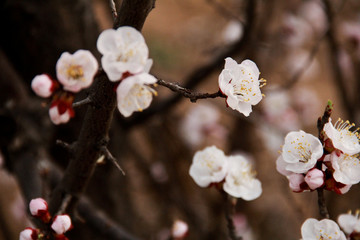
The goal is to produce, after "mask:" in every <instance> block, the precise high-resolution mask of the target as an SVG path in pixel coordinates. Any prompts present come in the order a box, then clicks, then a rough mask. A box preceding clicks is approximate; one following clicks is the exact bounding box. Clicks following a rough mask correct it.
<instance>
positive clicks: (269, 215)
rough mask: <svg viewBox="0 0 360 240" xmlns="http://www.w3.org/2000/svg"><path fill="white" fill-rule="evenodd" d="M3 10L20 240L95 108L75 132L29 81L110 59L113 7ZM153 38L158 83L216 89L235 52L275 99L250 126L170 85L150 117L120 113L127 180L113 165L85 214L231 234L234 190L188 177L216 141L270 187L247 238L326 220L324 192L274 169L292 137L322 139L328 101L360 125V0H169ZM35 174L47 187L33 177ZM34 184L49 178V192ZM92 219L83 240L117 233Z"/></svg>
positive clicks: (8, 135)
mask: <svg viewBox="0 0 360 240" xmlns="http://www.w3.org/2000/svg"><path fill="white" fill-rule="evenodd" d="M329 2H330V3H329ZM119 4H120V2H117V5H118V6H119ZM0 6H1V8H0V11H1V12H0V19H1V20H0V25H1V26H0V27H1V29H2V30H1V32H2V33H1V35H2V36H1V40H0V44H1V45H0V66H1V68H0V69H1V72H0V91H1V92H0V115H1V119H0V125H1V142H0V143H1V151H2V158H1V161H0V166H1V169H0V240H12V239H18V236H19V232H20V231H21V230H23V229H24V228H25V227H27V226H30V225H31V223H30V217H29V215H28V214H27V211H28V210H27V203H28V201H29V199H31V198H34V197H40V196H39V195H38V194H40V195H41V196H42V197H44V198H48V196H49V194H50V193H51V189H52V188H53V187H54V184H56V182H57V181H58V176H56V174H55V173H53V172H52V171H51V170H50V169H51V168H52V167H51V166H53V165H55V166H57V169H58V170H59V172H61V171H62V170H63V169H64V168H65V167H66V164H67V162H68V159H69V156H68V153H67V152H66V150H64V149H63V148H62V147H61V146H59V145H56V144H55V142H56V140H57V139H60V140H63V141H65V142H69V143H71V142H73V141H75V140H76V137H77V136H78V134H79V129H80V126H81V122H82V117H83V116H84V111H85V108H82V107H81V108H79V109H76V117H75V118H74V119H72V120H71V121H70V122H69V123H68V124H66V125H62V126H54V125H52V124H51V123H50V121H49V119H48V115H47V108H46V107H42V106H43V105H44V104H42V103H43V100H42V99H40V98H37V97H36V96H35V95H34V94H33V93H32V92H31V89H30V82H31V80H32V78H33V77H34V76H35V75H37V74H41V73H44V72H46V73H49V74H51V75H53V76H55V74H54V73H55V64H56V61H57V59H58V58H59V56H60V54H61V53H62V52H64V51H68V52H70V53H73V52H74V51H76V50H77V49H80V48H82V49H89V50H91V51H92V52H93V53H94V55H96V56H97V57H98V59H100V54H99V53H98V51H97V50H96V39H97V36H98V35H99V33H100V32H101V31H102V30H104V29H107V28H111V26H112V16H111V11H110V8H109V4H108V1H105V0H93V1H84V0H62V1H60V0H53V1H40V0H28V1H21V0H5V1H2V2H1V3H0ZM143 34H144V36H145V39H146V42H147V44H148V46H149V49H150V57H151V58H153V60H154V66H153V68H152V74H154V75H155V76H157V77H159V78H162V79H165V80H167V81H171V82H178V83H179V84H181V85H183V86H187V87H188V88H190V89H193V90H197V91H199V92H216V91H217V90H218V84H217V78H218V75H219V73H220V71H221V69H222V67H223V64H224V56H231V57H233V58H234V59H235V60H237V61H238V62H241V61H242V60H243V59H246V58H248V59H251V60H253V61H255V62H256V64H257V65H258V67H259V69H260V71H261V76H262V77H263V78H265V79H267V81H268V82H267V83H268V84H267V86H265V87H264V88H263V89H262V90H263V92H264V93H265V95H266V97H265V98H264V99H263V101H262V102H261V103H260V104H259V105H257V106H255V107H253V112H252V113H251V115H250V117H248V118H245V117H244V116H243V115H242V114H240V113H238V112H235V111H233V110H231V109H230V108H226V104H225V101H224V99H211V100H209V99H207V100H199V101H198V102H196V103H191V102H190V101H189V100H188V99H185V98H182V97H178V96H176V95H174V93H173V92H171V91H170V90H169V89H166V88H164V87H162V86H158V87H157V88H156V90H157V91H158V93H159V96H158V97H156V99H155V100H154V101H153V103H152V105H151V107H150V108H149V110H148V111H144V112H143V113H137V114H134V115H133V116H132V117H131V118H129V119H124V118H123V117H122V116H121V115H120V114H119V113H118V112H117V111H116V113H115V116H114V120H113V125H112V128H111V133H110V146H111V151H112V153H113V155H114V156H115V157H116V158H117V159H118V160H119V162H120V164H121V166H122V168H123V169H124V170H125V172H126V176H123V175H122V174H121V173H120V172H119V171H118V170H117V169H116V168H115V167H114V166H113V164H111V163H110V162H105V163H104V164H99V166H98V167H97V169H96V172H95V174H94V176H93V178H92V180H91V182H90V184H89V187H88V189H87V191H86V198H87V199H88V200H89V201H91V202H92V204H93V205H92V206H91V208H90V209H87V210H86V211H93V212H94V213H95V212H97V211H101V212H102V213H104V214H106V215H107V216H108V217H109V218H110V219H112V220H114V221H115V222H116V223H117V224H119V225H120V226H122V227H123V228H124V229H125V230H126V231H127V232H130V233H131V234H132V235H134V236H136V237H139V238H140V239H154V240H155V239H164V240H165V239H168V237H169V231H170V228H171V225H172V223H173V222H174V221H175V220H176V219H181V220H183V221H185V222H187V223H188V225H189V232H190V233H189V236H188V239H204V240H205V239H209V240H210V239H227V228H226V222H225V218H224V213H223V207H224V206H223V205H224V203H223V199H222V197H221V195H220V194H219V193H218V192H217V191H216V190H215V189H212V188H210V189H202V188H200V187H198V186H197V185H196V184H195V182H194V181H193V180H192V179H191V177H190V176H189V174H188V170H189V166H190V164H191V161H192V156H193V155H194V153H195V152H196V151H197V150H201V149H203V148H204V147H206V146H209V145H216V146H218V147H219V148H222V149H223V150H224V152H225V153H226V154H228V155H229V154H232V153H236V152H242V153H245V154H248V155H249V157H250V158H251V159H252V160H253V161H254V163H255V166H256V167H255V168H256V171H257V176H258V178H259V179H260V180H261V182H262V187H263V193H262V195H261V196H260V198H258V199H256V200H254V201H251V202H246V201H243V200H239V201H238V203H237V205H236V214H235V223H236V226H237V232H238V233H239V235H242V236H243V237H244V240H246V239H274V240H275V239H279V240H292V239H299V238H300V237H301V236H300V226H301V224H302V223H303V222H304V221H305V219H306V218H309V217H315V218H318V217H319V214H318V208H317V196H316V193H314V192H308V193H300V194H298V193H292V192H291V191H290V189H289V187H288V181H287V179H286V178H285V177H283V176H281V175H280V174H279V173H278V172H277V171H276V169H275V160H276V158H277V156H278V153H277V151H278V150H280V145H281V144H282V141H283V137H284V136H285V135H286V133H287V132H288V131H291V130H299V129H302V130H304V131H306V132H308V133H312V134H314V135H316V134H317V129H316V121H317V118H318V117H319V116H321V114H322V111H323V109H324V107H325V105H326V103H327V100H328V99H331V100H332V101H333V103H334V106H335V109H334V113H333V119H335V120H336V119H337V118H338V117H341V118H343V119H349V120H350V121H352V122H355V123H356V124H357V125H359V124H360V121H359V120H360V114H359V113H360V111H359V110H360V107H359V106H360V105H359V103H360V102H359V94H358V92H359V90H360V71H359V69H360V66H359V63H360V2H359V1H358V0H334V1H317V0H308V1H301V0H267V1H259V0H249V1H246V0H217V1H216V0H196V1H194V0H193V1H191V0H182V1H177V0H157V1H156V7H155V9H153V11H152V12H151V13H150V15H149V17H148V19H147V21H146V22H145V25H144V28H143ZM225 54H228V55H225ZM84 96H86V91H84V93H82V94H80V95H79V96H77V99H82V98H84ZM199 106H200V107H199ZM24 154H25V155H26V156H27V158H26V159H27V160H26V161H24V160H23V158H22V157H23V156H24ZM34 172H36V173H39V174H41V180H42V181H40V182H34V181H31V179H30V178H31V176H32V174H33V173H34ZM19 183H20V184H19ZM27 184H28V185H27ZM31 184H42V185H41V186H42V191H41V193H36V192H32V190H31V189H32V188H31ZM24 186H25V187H24ZM359 191H360V188H359V186H353V187H352V189H351V190H350V191H349V192H348V193H347V194H345V195H343V196H340V195H336V194H334V193H327V194H326V200H327V205H328V207H329V211H330V215H331V217H332V218H333V219H336V218H337V216H338V215H339V214H340V213H344V212H346V211H348V210H355V209H357V208H359V207H360V204H359V203H360V201H359V200H360V194H359ZM24 196H25V197H24ZM85 215H86V214H85ZM87 217H89V216H84V214H81V212H80V219H81V221H79V222H80V223H78V225H77V226H78V227H77V228H75V229H73V230H72V231H70V232H69V234H68V236H69V238H70V239H110V238H108V237H106V236H104V235H102V234H101V233H99V231H97V229H96V228H94V227H92V225H91V224H89V222H90V220H89V219H87ZM89 218H91V217H89Z"/></svg>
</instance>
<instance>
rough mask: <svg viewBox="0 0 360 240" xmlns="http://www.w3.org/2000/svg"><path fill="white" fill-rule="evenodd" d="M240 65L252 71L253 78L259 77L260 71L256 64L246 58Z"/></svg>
mask: <svg viewBox="0 0 360 240" xmlns="http://www.w3.org/2000/svg"><path fill="white" fill-rule="evenodd" d="M241 65H243V66H245V67H247V68H248V69H250V70H251V71H252V73H253V75H252V77H253V78H255V79H259V76H260V71H259V68H258V67H257V66H256V64H255V63H254V62H253V61H251V60H249V59H246V60H244V61H242V62H241Z"/></svg>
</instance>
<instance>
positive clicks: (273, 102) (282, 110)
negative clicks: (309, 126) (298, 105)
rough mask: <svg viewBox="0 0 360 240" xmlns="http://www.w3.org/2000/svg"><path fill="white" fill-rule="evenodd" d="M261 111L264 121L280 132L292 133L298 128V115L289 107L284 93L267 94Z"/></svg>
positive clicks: (287, 95) (288, 99)
mask: <svg viewBox="0 0 360 240" xmlns="http://www.w3.org/2000/svg"><path fill="white" fill-rule="evenodd" d="M263 111H264V115H265V119H266V120H267V121H268V122H269V123H271V124H274V125H276V126H277V127H278V128H279V129H281V130H285V131H292V130H295V129H299V127H300V123H299V120H298V115H297V113H296V112H295V110H294V109H293V108H292V107H291V100H290V96H289V94H288V93H287V92H286V91H273V92H269V93H268V94H267V95H266V98H265V99H264V102H263Z"/></svg>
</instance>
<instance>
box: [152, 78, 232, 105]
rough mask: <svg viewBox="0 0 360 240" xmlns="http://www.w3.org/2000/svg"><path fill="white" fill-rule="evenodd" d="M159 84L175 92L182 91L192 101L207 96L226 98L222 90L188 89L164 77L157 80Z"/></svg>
mask: <svg viewBox="0 0 360 240" xmlns="http://www.w3.org/2000/svg"><path fill="white" fill-rule="evenodd" d="M157 84H159V85H161V86H164V87H167V88H169V89H170V90H171V91H173V92H177V93H180V94H181V95H182V96H184V97H186V98H189V99H190V101H191V102H196V101H197V100H198V99H205V98H217V97H222V98H226V96H225V95H224V94H223V93H222V92H221V91H220V90H219V91H217V92H215V93H197V92H193V91H191V90H189V89H186V88H184V87H181V86H180V85H178V84H176V83H170V82H165V81H164V80H162V79H159V80H158V81H157Z"/></svg>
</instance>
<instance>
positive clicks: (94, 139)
mask: <svg viewBox="0 0 360 240" xmlns="http://www.w3.org/2000/svg"><path fill="white" fill-rule="evenodd" d="M153 5H154V0H146V1H145V0H124V1H122V4H121V7H120V10H119V13H118V16H119V17H118V18H117V19H116V22H115V23H114V28H118V27H119V26H124V25H126V26H132V27H134V28H136V29H138V30H141V28H142V26H143V25H144V22H145V19H146V17H147V15H148V14H149V12H150V11H151V9H152V8H153ZM113 88H114V83H113V82H110V81H109V80H108V78H107V76H106V74H105V73H104V72H103V71H101V72H100V73H99V74H98V75H97V76H96V78H95V81H94V84H93V85H92V87H91V89H90V95H91V96H92V102H93V103H92V104H91V105H90V106H88V109H87V112H86V115H85V118H84V121H83V126H82V128H81V131H80V135H79V138H78V140H77V141H76V145H75V149H74V153H75V154H74V156H73V158H72V159H71V161H70V163H69V165H68V167H67V169H66V171H65V174H64V177H63V179H62V181H61V182H60V183H59V185H58V186H57V187H56V188H55V189H54V191H53V193H52V196H51V199H50V203H49V210H50V213H52V214H54V213H56V212H57V211H58V210H59V208H60V206H62V204H63V201H64V196H66V195H67V194H70V195H71V196H72V198H71V201H69V204H68V206H67V207H65V211H66V212H68V213H71V212H72V211H73V210H74V208H75V205H76V203H77V202H78V200H79V198H80V197H81V195H82V194H83V192H84V191H85V188H86V186H87V184H88V182H89V180H90V178H91V176H92V174H93V172H94V169H95V166H96V161H97V159H98V157H99V156H100V154H101V148H102V147H103V146H106V145H107V142H108V133H109V129H110V124H111V121H112V116H113V112H114V109H115V107H116V93H115V92H114V91H113Z"/></svg>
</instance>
